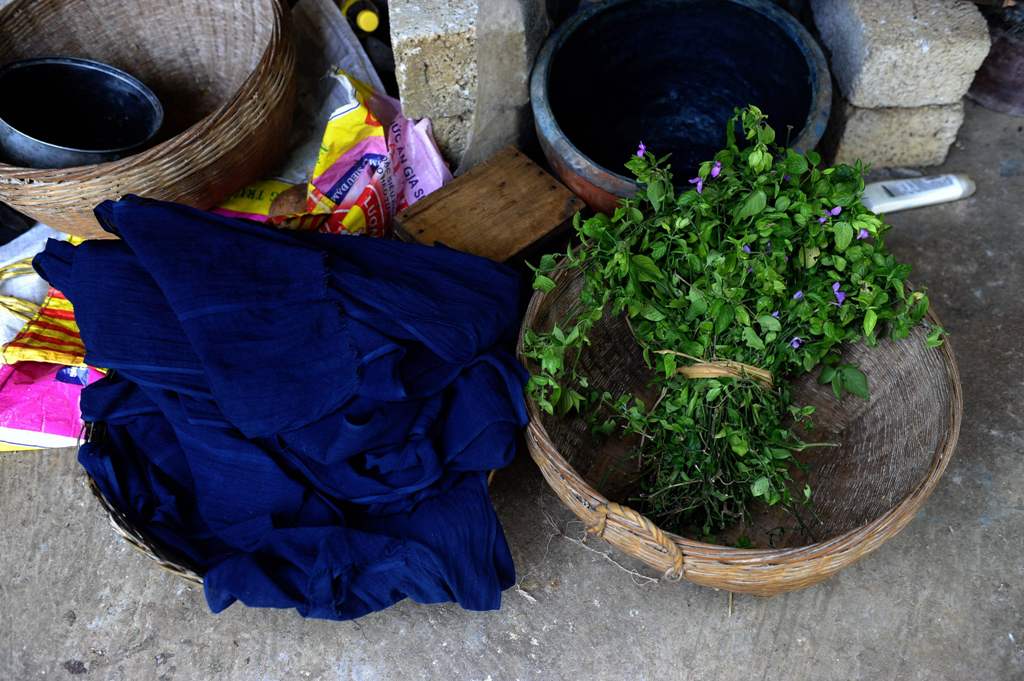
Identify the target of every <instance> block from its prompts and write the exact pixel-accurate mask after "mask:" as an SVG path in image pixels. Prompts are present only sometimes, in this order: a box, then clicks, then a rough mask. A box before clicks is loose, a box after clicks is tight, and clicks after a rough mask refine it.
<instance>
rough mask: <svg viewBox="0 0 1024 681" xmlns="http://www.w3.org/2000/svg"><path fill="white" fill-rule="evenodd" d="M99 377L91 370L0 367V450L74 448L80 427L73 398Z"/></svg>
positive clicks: (22, 364)
mask: <svg viewBox="0 0 1024 681" xmlns="http://www.w3.org/2000/svg"><path fill="white" fill-rule="evenodd" d="M102 377H103V374H102V373H101V372H99V371H97V370H96V369H93V368H91V367H68V366H60V365H58V364H48V363H44V362H18V363H17V364H4V365H2V366H0V451H10V450H16V449H32V448H37V447H73V446H75V445H77V444H78V438H79V436H80V435H81V434H82V427H83V426H82V412H81V410H80V409H79V406H78V399H79V396H80V395H81V393H82V388H84V387H85V386H87V385H88V384H90V383H92V382H93V381H96V380H98V379H100V378H102Z"/></svg>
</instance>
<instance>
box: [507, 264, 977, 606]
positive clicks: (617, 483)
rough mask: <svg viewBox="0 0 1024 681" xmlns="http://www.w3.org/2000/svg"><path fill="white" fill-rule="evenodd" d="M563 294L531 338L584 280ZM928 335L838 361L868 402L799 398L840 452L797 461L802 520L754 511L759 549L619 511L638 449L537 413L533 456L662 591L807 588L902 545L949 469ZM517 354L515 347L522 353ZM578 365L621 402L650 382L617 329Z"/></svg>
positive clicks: (945, 370) (948, 384)
mask: <svg viewBox="0 0 1024 681" xmlns="http://www.w3.org/2000/svg"><path fill="white" fill-rule="evenodd" d="M556 282H557V286H556V288H555V289H554V290H553V291H551V292H550V293H547V294H545V293H537V294H535V295H534V297H533V299H532V300H531V301H530V305H529V307H528V309H527V312H526V317H525V320H524V322H523V331H524V332H525V330H526V329H534V330H538V331H545V330H549V329H550V328H551V327H552V326H553V325H554V324H555V323H557V322H558V321H560V320H563V319H564V318H565V317H566V315H567V312H568V311H569V310H570V308H571V306H572V305H573V303H574V302H575V301H577V300H578V298H579V293H580V289H581V285H582V279H581V278H580V277H579V276H577V275H574V274H572V273H563V274H562V276H560V277H558V278H557V280H556ZM933 321H935V320H934V319H933ZM924 336H925V331H924V329H923V328H921V327H919V328H917V329H915V330H914V331H913V332H912V333H911V335H910V338H908V339H906V340H904V341H900V342H894V341H889V340H886V341H882V342H880V344H879V346H878V347H875V348H867V347H865V346H862V345H857V346H850V347H846V348H845V349H844V355H843V357H844V361H847V362H852V363H854V364H856V365H858V366H859V367H860V368H861V369H862V370H863V371H864V372H865V373H866V374H867V376H868V378H869V380H870V382H871V395H872V396H871V400H870V401H865V400H861V399H860V398H856V397H849V396H848V397H846V398H844V399H843V400H842V401H839V400H836V399H835V397H834V396H833V395H832V393H831V389H830V388H828V387H825V386H819V385H818V384H817V382H816V381H815V380H814V377H813V375H810V374H809V375H806V376H804V377H803V378H802V379H801V380H800V381H799V382H798V383H797V384H796V385H795V386H794V401H795V403H796V404H811V405H814V406H815V407H816V408H817V413H816V415H815V416H814V424H815V428H816V430H815V436H816V438H817V439H818V440H819V441H821V440H827V441H829V442H833V443H836V444H837V445H838V446H837V447H834V448H824V449H814V450H808V451H806V452H803V453H801V454H800V455H799V458H800V459H801V460H802V461H803V462H804V463H805V464H806V465H807V472H806V475H805V476H804V477H803V478H802V481H805V482H807V483H808V484H810V486H811V488H812V489H813V490H814V505H813V507H812V508H811V510H810V512H808V513H807V514H806V517H804V518H795V517H793V516H791V515H789V514H787V513H784V512H781V511H780V510H778V509H772V508H762V509H760V510H757V509H755V511H754V518H753V522H752V524H751V526H749V527H747V528H745V534H747V535H748V536H750V537H751V538H752V539H753V542H754V544H755V546H759V547H760V548H752V549H739V548H732V547H730V546H725V545H714V544H708V543H704V542H701V541H697V540H695V539H692V538H689V537H683V536H679V535H676V534H672V533H669V532H665V531H663V530H661V529H660V528H659V527H657V525H655V524H654V523H653V522H651V520H650V519H648V518H646V517H644V516H643V515H642V514H641V513H638V512H637V511H635V510H633V509H631V508H629V506H628V505H627V504H626V503H625V502H626V501H627V500H628V499H629V498H630V497H631V496H633V494H634V493H635V491H636V490H635V484H636V481H637V476H636V475H633V476H632V477H631V476H630V475H629V473H630V471H629V470H627V469H628V468H629V462H630V461H631V457H630V456H629V451H630V449H631V448H632V444H631V443H628V442H622V441H618V440H614V439H612V440H606V441H599V440H596V439H594V438H593V437H592V436H591V435H590V430H589V427H588V426H587V423H586V421H585V419H583V418H580V417H571V418H557V417H554V416H550V415H548V414H546V413H544V412H542V411H541V410H540V409H539V408H538V407H537V405H536V404H535V403H534V402H533V401H530V403H529V411H530V424H529V426H528V428H527V433H526V436H527V445H528V448H529V451H530V455H531V456H532V457H533V459H534V461H535V462H536V463H537V465H538V466H539V467H540V469H541V472H542V473H543V474H544V478H545V479H546V480H547V482H548V484H549V485H551V488H552V489H553V490H554V491H555V493H556V494H557V495H558V497H559V498H560V499H561V500H562V502H563V503H565V505H566V506H568V507H569V508H570V509H571V510H572V511H573V513H575V514H576V515H577V516H578V517H579V518H580V519H581V520H582V521H583V522H584V523H585V524H586V525H587V527H588V528H589V530H590V532H591V533H592V534H595V535H597V536H599V537H602V538H603V539H605V540H606V541H608V542H609V543H610V544H611V545H612V546H614V547H615V548H617V549H619V550H620V551H622V552H623V553H626V554H628V555H630V556H632V557H634V558H636V559H639V560H640V561H642V562H644V563H646V564H647V565H648V566H650V567H651V568H653V569H655V570H656V571H657V572H658V573H659V574H663V575H664V576H665V577H666V578H667V579H669V580H678V579H684V578H685V579H687V580H689V581H691V582H695V583H697V584H701V585H704V586H710V587H715V588H720V589H726V590H729V591H734V592H739V593H750V594H756V595H760V596H771V595H774V594H777V593H781V592H785V591H792V590H795V589H801V588H804V587H807V586H810V585H812V584H815V583H817V582H820V581H822V580H824V579H826V578H828V577H829V576H831V575H833V574H835V573H836V572H838V571H839V570H841V569H842V568H844V567H846V566H848V565H850V564H852V563H854V562H855V561H857V560H859V559H860V558H862V557H864V556H865V555H867V554H868V553H870V552H872V551H874V550H875V549H877V548H878V547H879V546H881V545H882V543H883V542H885V541H886V540H888V539H890V538H892V537H893V536H895V535H896V534H897V533H898V532H899V531H900V530H902V529H903V528H904V527H905V526H906V525H907V523H909V522H910V520H911V519H912V518H913V517H914V515H915V514H916V513H917V511H918V509H919V508H920V507H921V505H922V504H923V503H924V501H925V499H927V498H928V495H929V494H931V492H932V490H933V489H935V486H936V485H937V484H938V481H939V479H940V477H941V476H942V473H943V471H944V470H945V469H946V465H947V464H948V463H949V460H950V457H951V456H952V454H953V449H954V447H955V445H956V441H957V436H958V434H959V431H960V420H961V415H962V412H963V402H962V396H961V388H960V377H959V373H958V371H957V366H956V361H955V360H954V358H953V351H952V349H951V348H950V346H949V343H948V341H947V342H946V343H945V344H944V345H943V346H942V347H941V348H938V349H930V348H928V347H927V346H926V345H925V343H924ZM522 343H523V336H522V334H521V335H520V339H519V347H520V351H521V349H522ZM521 358H522V357H521ZM579 366H580V368H582V370H583V372H584V373H585V374H586V375H587V376H588V378H589V379H590V382H591V386H592V387H593V388H594V389H595V390H598V391H604V390H609V391H611V392H612V393H613V394H622V393H626V392H629V393H634V394H643V391H644V390H645V389H646V386H647V384H648V382H649V380H650V374H649V373H648V369H647V367H646V365H645V364H644V362H643V357H642V354H641V352H640V350H639V349H638V348H637V346H636V342H635V340H634V338H633V336H632V333H631V331H630V329H629V326H628V324H627V323H626V322H625V320H624V319H623V318H611V319H609V318H606V319H604V320H603V321H601V322H599V323H598V324H597V325H596V326H595V328H594V330H593V332H592V333H591V344H590V345H589V346H587V347H586V349H585V350H584V352H583V354H582V355H581V357H580V361H579ZM632 472H633V473H634V474H635V473H636V470H635V467H634V470H633V471H632ZM725 539H728V537H725Z"/></svg>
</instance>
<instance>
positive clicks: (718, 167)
mask: <svg viewBox="0 0 1024 681" xmlns="http://www.w3.org/2000/svg"><path fill="white" fill-rule="evenodd" d="M721 172H722V162H721V161H715V165H713V166H711V177H718V175H719V173H721Z"/></svg>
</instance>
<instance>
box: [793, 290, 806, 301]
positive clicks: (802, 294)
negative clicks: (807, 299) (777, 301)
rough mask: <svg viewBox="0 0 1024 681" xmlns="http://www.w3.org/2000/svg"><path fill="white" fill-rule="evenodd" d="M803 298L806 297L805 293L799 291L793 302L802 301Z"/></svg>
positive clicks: (794, 295) (795, 294)
mask: <svg viewBox="0 0 1024 681" xmlns="http://www.w3.org/2000/svg"><path fill="white" fill-rule="evenodd" d="M803 297H804V292H803V291H797V292H796V293H794V294H793V300H800V299H801V298H803Z"/></svg>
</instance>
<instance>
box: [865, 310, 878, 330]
mask: <svg viewBox="0 0 1024 681" xmlns="http://www.w3.org/2000/svg"><path fill="white" fill-rule="evenodd" d="M877 323H878V313H877V312H875V311H874V310H868V311H867V312H865V313H864V335H865V336H870V335H871V332H872V331H874V330H875V324H877Z"/></svg>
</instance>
